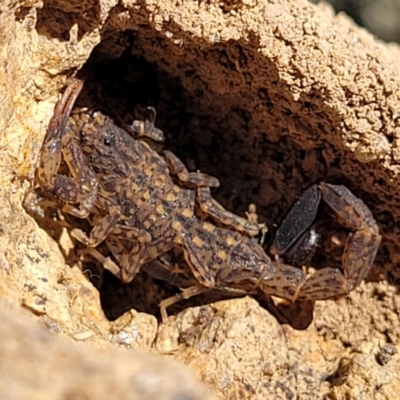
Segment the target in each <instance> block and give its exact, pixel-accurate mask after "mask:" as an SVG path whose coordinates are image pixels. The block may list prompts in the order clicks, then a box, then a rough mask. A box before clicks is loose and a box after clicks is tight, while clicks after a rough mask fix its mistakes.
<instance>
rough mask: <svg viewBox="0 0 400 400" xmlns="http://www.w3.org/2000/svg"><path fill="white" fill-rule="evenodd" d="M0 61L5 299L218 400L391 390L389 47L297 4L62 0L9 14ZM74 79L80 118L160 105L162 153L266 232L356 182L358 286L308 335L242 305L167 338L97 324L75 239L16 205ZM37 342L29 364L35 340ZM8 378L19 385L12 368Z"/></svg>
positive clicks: (119, 324) (2, 23)
mask: <svg viewBox="0 0 400 400" xmlns="http://www.w3.org/2000/svg"><path fill="white" fill-rule="evenodd" d="M97 45H98V46H97ZM95 46H97V47H96V49H95ZM0 48H1V53H0V132H1V135H0V151H1V154H2V162H1V163H0V179H1V185H0V221H1V226H0V274H1V279H0V281H1V282H2V283H3V284H2V285H1V286H0V295H1V297H5V298H8V299H9V301H10V302H14V303H17V304H21V305H23V306H24V307H25V308H26V309H28V310H30V311H31V312H32V313H34V314H35V315H37V316H38V317H39V319H40V320H42V321H44V322H45V323H46V324H47V326H48V327H49V328H50V329H51V330H52V331H55V332H62V333H65V334H67V335H68V336H70V337H72V338H75V340H78V341H84V342H85V343H88V344H89V345H90V347H97V348H99V347H100V348H104V347H107V348H112V347H114V346H115V345H119V346H125V347H133V348H138V349H143V350H149V349H151V351H154V352H159V353H162V354H164V355H166V354H169V355H168V357H174V358H177V359H179V360H181V361H183V362H184V363H186V364H188V365H189V366H190V367H191V368H193V369H194V370H195V371H196V373H197V374H198V376H199V377H200V378H201V379H202V380H203V381H205V382H207V383H208V384H209V385H211V386H212V387H213V389H214V391H215V392H216V393H217V394H218V395H219V396H220V397H221V398H235V396H236V398H260V399H261V398H265V397H266V396H268V395H269V396H271V397H274V398H292V397H295V396H300V395H301V394H302V395H303V397H307V398H321V397H322V396H323V395H324V394H330V396H331V398H338V399H341V398H343V399H345V398H352V397H357V396H362V395H363V396H364V397H363V398H374V397H375V398H379V399H390V398H393V396H392V393H398V392H399V390H400V389H399V387H398V385H399V382H398V378H397V376H398V374H399V363H398V355H397V353H396V347H394V350H393V349H390V348H389V349H388V348H387V347H385V346H387V345H388V344H389V345H390V344H396V343H398V341H399V337H400V331H399V329H398V326H399V323H398V315H399V307H400V302H399V297H398V295H397V294H396V292H397V289H398V286H397V285H398V283H397V282H398V278H399V277H400V269H399V265H400V256H399V255H400V242H399V236H400V231H399V226H398V225H396V223H395V221H398V220H399V218H400V207H399V202H400V200H399V198H398V193H399V191H400V180H399V179H398V178H399V172H400V117H399V111H398V110H400V90H399V87H400V68H399V59H400V58H399V53H400V52H399V48H398V47H396V46H394V45H391V46H389V45H384V44H382V43H379V42H377V41H375V40H374V39H373V38H372V36H370V35H369V34H368V33H366V32H365V31H364V30H360V29H359V28H357V27H356V26H355V25H354V24H353V23H352V22H351V21H350V20H349V19H347V18H346V17H345V16H343V15H340V16H337V17H334V16H333V13H332V12H331V11H330V9H329V8H327V7H325V6H319V7H315V6H313V5H311V4H308V3H306V2H304V1H298V0H297V1H295V0H292V1H285V2H273V1H270V2H268V1H257V2H256V1H251V0H246V1H244V0H243V1H206V2H197V1H172V0H171V1H167V0H164V1H163V2H162V5H161V2H159V1H155V0H152V1H151V0H148V1H145V0H143V1H137V2H135V1H120V2H119V3H118V4H117V2H111V1H102V0H97V1H95V0H93V1H88V2H84V3H83V4H82V2H80V1H74V2H66V1H62V0H57V1H46V2H41V1H28V2H27V1H24V2H22V1H21V2H13V1H3V2H2V4H1V5H0ZM94 49H95V51H94V52H93V50H94ZM121 55H122V57H121V58H120V59H119V60H118V61H116V62H113V63H110V64H107V63H108V62H109V61H111V60H113V59H115V58H117V57H120V56H121ZM87 60H89V62H87ZM78 72H80V74H81V75H82V76H84V77H85V78H86V80H87V85H86V87H85V96H86V97H84V99H85V98H86V99H87V100H82V104H81V105H82V106H87V107H89V108H91V107H93V104H95V106H98V107H101V108H103V109H105V110H106V111H108V112H109V113H110V114H113V113H116V114H118V113H122V114H123V115H122V117H125V115H128V114H129V112H130V111H132V108H133V106H134V105H135V103H136V102H137V103H141V105H142V106H146V105H148V104H153V105H155V106H156V108H157V111H158V125H159V126H160V127H161V128H163V129H164V131H165V133H166V135H167V139H168V140H167V146H168V148H170V149H172V150H173V151H174V152H176V153H177V154H178V155H179V157H180V158H182V159H183V160H184V162H185V164H187V165H188V166H189V168H190V169H201V170H202V171H204V172H207V173H211V174H213V175H216V176H218V178H219V179H220V180H221V183H222V184H221V188H220V189H218V191H217V192H215V195H216V197H217V198H218V200H220V201H221V202H222V203H223V204H224V205H225V206H226V207H228V208H229V209H231V210H233V211H235V212H237V213H243V212H244V211H245V210H246V209H247V206H248V204H249V203H251V202H254V203H256V204H257V208H258V212H259V214H260V218H261V219H262V221H263V222H266V223H267V225H268V226H270V227H271V226H272V225H273V224H276V223H279V220H280V218H281V217H282V215H283V213H284V212H285V211H286V210H287V209H288V207H289V206H290V204H291V203H292V202H293V200H294V199H295V198H296V196H298V195H299V194H300V193H301V192H302V191H303V190H304V189H305V188H306V187H307V186H308V185H309V184H310V183H311V182H313V181H315V180H317V179H324V180H327V181H331V182H336V183H339V182H340V183H345V184H346V185H348V187H349V188H350V189H351V190H353V191H354V192H355V193H356V194H357V195H358V196H360V197H361V198H362V199H363V200H364V201H365V202H366V203H367V204H368V206H369V207H370V208H371V210H372V211H373V213H374V215H375V217H376V218H377V221H378V223H379V225H380V229H381V231H382V234H383V242H382V246H381V249H380V252H379V254H378V257H377V260H376V265H375V266H374V268H373V270H372V271H371V273H370V275H369V277H368V279H367V283H364V284H362V285H361V286H360V288H358V289H357V290H355V291H354V292H353V293H352V294H351V295H350V296H349V297H348V298H345V299H342V300H340V301H337V302H323V303H319V304H317V307H316V312H315V319H314V322H313V324H312V325H311V326H310V327H309V328H308V330H307V331H302V332H296V331H294V330H292V329H291V328H290V327H287V326H279V325H278V324H277V323H276V321H275V320H274V318H272V317H271V316H270V315H269V314H267V313H266V311H264V310H262V309H261V308H260V307H259V306H258V304H257V303H256V302H255V301H253V300H250V299H241V300H234V301H226V302H223V303H216V304H215V305H213V306H206V307H203V308H201V309H199V308H195V309H188V310H187V311H184V312H183V313H181V314H179V315H178V316H177V317H176V318H175V317H171V318H170V320H169V322H168V324H167V325H164V326H161V327H160V326H159V325H158V323H157V320H156V318H155V317H154V316H153V315H149V314H144V313H140V312H136V311H132V312H129V313H128V314H124V315H123V316H122V317H121V318H120V319H118V320H117V321H115V322H114V323H110V322H109V321H107V320H106V319H105V317H104V315H103V312H102V310H101V307H100V301H99V300H100V299H99V294H98V292H97V290H96V289H95V288H94V287H93V286H92V285H91V284H90V283H89V282H88V280H87V279H86V278H85V276H84V275H83V274H82V273H81V271H80V270H79V268H78V267H77V265H76V262H75V261H74V258H73V255H72V254H70V250H71V240H70V238H69V236H68V235H66V234H65V232H63V231H62V230H60V229H59V228H58V227H56V226H55V225H54V224H53V225H54V226H53V225H52V224H51V221H47V223H46V224H43V227H45V228H46V230H44V229H41V228H39V226H38V223H37V221H34V220H33V219H32V218H31V217H29V216H28V215H27V214H26V212H25V211H24V210H23V208H22V202H23V199H24V195H25V192H26V190H27V189H28V188H29V184H30V182H31V181H32V177H33V171H34V166H35V164H36V161H37V157H38V151H39V148H40V144H41V141H42V139H43V136H44V133H45V129H46V125H47V124H48V121H49V119H50V116H51V113H52V110H53V107H54V103H55V101H56V99H57V95H58V93H59V92H60V90H61V88H62V86H63V85H64V84H65V82H66V80H67V79H68V77H70V76H74V75H75V74H76V73H78ZM93 99H94V100H93ZM115 110H117V112H116V111H115ZM121 110H122V111H121ZM118 116H120V115H118ZM66 260H67V262H68V264H69V265H66V262H65V261H66ZM70 265H74V267H73V268H71V266H70ZM153 293H154V292H144V293H142V295H141V299H142V301H143V299H144V301H145V302H147V301H151V300H152V298H153V297H154V296H153ZM120 294H122V298H121V299H118V297H117V296H116V297H115V299H111V300H110V302H111V303H112V304H113V306H115V307H116V308H118V307H119V306H121V307H122V303H123V302H127V304H124V307H122V309H128V308H130V307H134V306H138V305H139V303H136V300H138V298H134V297H133V293H129V291H127V290H122V291H121V293H120ZM139 294H140V290H138V292H137V294H136V296H139ZM114 295H115V293H114V292H113V290H110V291H109V293H108V296H109V297H112V296H114ZM103 296H104V294H103ZM130 296H132V297H130ZM139 300H140V299H139ZM102 301H103V303H104V301H105V300H104V298H102ZM119 303H121V304H119ZM138 308H139V307H138ZM10 312H11V313H13V311H10ZM117 314H118V313H117ZM6 320H9V321H10V323H11V322H12V321H11V320H12V318H11V317H7V319H6ZM32 323H33V322H32ZM10 326H11V325H10ZM10 329H13V328H12V327H11V328H10ZM14 329H17V328H14ZM21 329H22V328H21ZM23 329H29V327H26V328H23ZM7 332H10V331H7ZM31 342H32V346H33V348H32V351H36V346H40V343H39V342H40V340H39V339H37V336H36V335H34V336H33V338H32V341H31ZM37 342H38V343H37ZM71 345H72V344H71ZM63 346H64V345H63ZM65 346H66V345H65ZM38 349H40V348H39V347H38ZM382 349H383V350H382ZM38 351H40V350H38ZM74 351H75V350H74ZM93 351H94V350H93V349H86V350H85V353H84V354H85V355H82V358H83V359H90V357H92V352H93ZM392 353H393V354H392ZM57 354H58V353H57ZM93 354H94V353H93ZM96 354H97V353H96ZM60 357H61V355H60ZM96 357H99V358H101V357H102V356H101V355H97V356H96ZM104 357H106V356H104ZM41 360H42V363H43V364H45V363H48V362H49V361H48V360H47V359H45V358H42V359H41ZM74 360H75V361H74ZM74 360H71V365H72V363H74V362H75V363H76V364H79V363H80V362H81V359H79V360H80V361H79V362H78V361H77V360H78V358H75V359H74ZM107 360H108V359H107ZM88 362H89V361H88ZM121 362H123V361H121ZM160 363H164V361H160ZM51 365H53V364H48V366H47V367H46V366H45V365H44V368H50V367H49V366H51ZM113 365H114V364H113ZM174 365H175V364H174ZM0 366H1V368H5V367H7V366H9V367H10V370H11V366H12V367H15V371H16V373H17V372H18V369H17V366H16V365H13V363H12V361H8V362H5V361H4V360H3V359H2V361H1V362H0ZM115 368H117V367H116V366H115ZM171 368H174V367H172V366H171ZM71 369H72V368H71ZM77 369H78V367H77ZM112 369H113V367H112V366H111V367H110V370H112ZM78 370H79V369H78ZM63 372H64V373H65V371H62V370H61V371H60V372H59V373H60V374H62V373H63ZM68 372H69V371H68ZM55 374H56V373H55V372H54V375H55ZM163 374H166V372H165V370H164V369H163V370H160V376H164V375H163ZM60 376H62V375H60ZM165 377H166V378H165V379H171V377H170V376H169V375H165ZM168 377H169V378H168ZM88 379H89V378H88ZM160 379H161V378H160ZM172 379H173V378H172ZM178 379H182V380H184V379H186V378H178ZM187 379H190V378H187ZM20 382H22V383H21V385H22V384H24V381H23V380H21V381H20ZM21 390H22V388H21ZM71 390H73V388H72V387H71ZM93 393H94V392H93ZM21 396H22V395H21Z"/></svg>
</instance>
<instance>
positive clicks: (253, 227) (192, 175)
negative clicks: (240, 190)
mask: <svg viewBox="0 0 400 400" xmlns="http://www.w3.org/2000/svg"><path fill="white" fill-rule="evenodd" d="M164 155H165V159H166V161H167V164H168V167H169V168H170V170H171V173H173V174H174V175H176V176H177V177H178V178H179V180H180V181H181V182H182V183H183V184H188V185H191V186H194V187H195V188H196V199H197V202H198V204H199V207H200V209H201V210H202V211H203V212H204V213H205V214H206V215H209V216H210V217H212V218H213V219H214V220H215V221H217V222H219V223H221V224H222V225H225V226H228V227H230V228H233V229H235V230H237V231H240V232H244V233H246V234H248V235H250V236H254V235H256V234H257V233H258V232H259V227H258V225H257V224H254V223H252V222H251V221H249V220H247V219H246V218H242V217H239V216H238V215H236V214H234V213H231V212H230V211H228V210H226V209H225V208H224V207H223V206H222V205H221V204H219V203H218V202H217V201H216V200H215V199H213V198H212V196H211V192H210V187H218V186H219V181H218V179H217V178H215V177H213V176H210V175H207V174H203V173H201V172H189V171H188V170H187V168H186V167H185V165H184V164H183V163H182V161H181V160H180V159H179V158H178V157H176V156H175V155H174V154H173V153H171V152H170V151H167V150H166V151H164Z"/></svg>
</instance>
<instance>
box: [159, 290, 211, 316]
mask: <svg viewBox="0 0 400 400" xmlns="http://www.w3.org/2000/svg"><path fill="white" fill-rule="evenodd" d="M207 290H209V289H207V288H205V287H201V286H191V287H188V288H186V289H183V290H182V291H181V292H180V293H178V294H176V295H175V296H171V297H168V298H167V299H165V300H162V301H161V302H160V304H159V307H160V314H161V320H162V322H164V323H166V322H167V320H168V314H167V308H168V307H171V306H172V305H174V304H176V303H179V302H180V301H182V300H187V299H190V298H191V297H193V296H197V295H199V294H201V293H204V292H206V291H207Z"/></svg>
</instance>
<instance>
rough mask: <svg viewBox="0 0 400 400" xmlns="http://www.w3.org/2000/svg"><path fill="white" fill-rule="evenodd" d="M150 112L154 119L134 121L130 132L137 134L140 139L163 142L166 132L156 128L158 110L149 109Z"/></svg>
mask: <svg viewBox="0 0 400 400" xmlns="http://www.w3.org/2000/svg"><path fill="white" fill-rule="evenodd" d="M148 110H149V111H150V112H151V114H152V117H151V118H149V119H145V120H144V121H140V120H135V121H133V123H132V126H131V129H130V130H131V131H132V133H134V134H136V136H137V137H138V138H140V137H147V138H150V139H152V140H154V141H155V142H163V141H164V140H165V137H164V132H163V131H162V130H161V129H159V128H156V127H155V125H154V122H155V121H156V116H157V112H156V109H155V108H154V107H148Z"/></svg>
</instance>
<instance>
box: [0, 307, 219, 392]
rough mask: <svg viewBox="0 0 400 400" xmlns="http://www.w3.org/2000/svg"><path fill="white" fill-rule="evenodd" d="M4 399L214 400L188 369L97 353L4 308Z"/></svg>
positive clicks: (0, 329)
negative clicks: (111, 399) (110, 399)
mask: <svg viewBox="0 0 400 400" xmlns="http://www.w3.org/2000/svg"><path fill="white" fill-rule="evenodd" d="M1 304H2V308H1V309H0V336H1V342H0V360H1V361H0V372H1V377H2V379H1V380H0V397H1V398H2V399H12V398H15V399H41V400H44V399H69V398H71V399H77V398H82V399H83V398H84V399H109V398H110V397H112V398H113V399H149V400H150V399H163V400H173V399H187V400H196V399H198V400H200V399H201V400H203V399H210V400H211V399H213V398H214V397H213V396H212V395H211V393H210V391H209V390H208V389H207V388H206V387H205V386H204V385H200V384H199V383H198V382H197V380H196V379H195V377H194V375H193V374H192V373H190V371H189V370H188V369H187V368H184V367H183V366H182V365H179V364H178V363H176V362H172V361H170V360H163V359H161V358H160V357H156V356H152V355H149V354H145V353H136V352H133V351H126V350H123V349H120V350H114V351H110V350H108V351H103V352H101V351H99V350H95V349H93V348H90V347H87V346H84V345H83V344H79V343H74V342H73V341H72V340H70V339H68V338H65V337H59V336H57V335H55V334H52V333H50V332H49V331H48V329H46V327H45V326H39V325H38V324H37V322H36V321H35V320H34V318H32V316H30V315H28V314H27V313H26V312H25V313H23V312H21V311H20V310H17V309H15V308H11V307H8V306H6V305H5V304H4V302H1Z"/></svg>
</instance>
